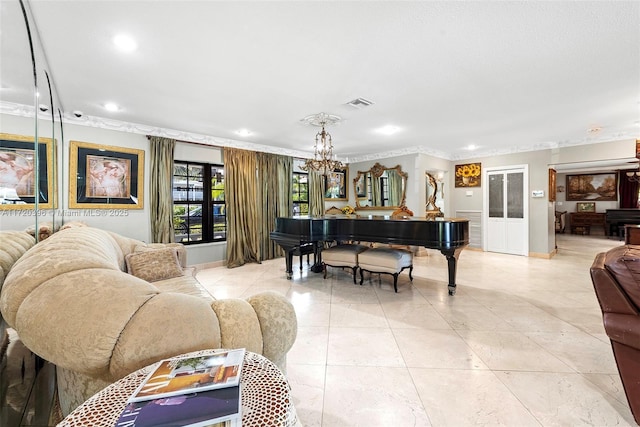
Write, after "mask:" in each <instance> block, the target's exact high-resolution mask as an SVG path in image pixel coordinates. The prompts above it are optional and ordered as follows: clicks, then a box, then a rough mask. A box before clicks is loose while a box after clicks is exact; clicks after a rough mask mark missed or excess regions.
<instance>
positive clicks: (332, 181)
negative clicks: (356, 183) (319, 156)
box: [324, 169, 349, 200]
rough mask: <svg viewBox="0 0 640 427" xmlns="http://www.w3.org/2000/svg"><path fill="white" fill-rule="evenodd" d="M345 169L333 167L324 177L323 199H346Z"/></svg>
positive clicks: (346, 179)
mask: <svg viewBox="0 0 640 427" xmlns="http://www.w3.org/2000/svg"><path fill="white" fill-rule="evenodd" d="M347 182H349V181H348V176H347V169H335V170H334V171H333V172H329V175H325V177H324V198H325V200H347Z"/></svg>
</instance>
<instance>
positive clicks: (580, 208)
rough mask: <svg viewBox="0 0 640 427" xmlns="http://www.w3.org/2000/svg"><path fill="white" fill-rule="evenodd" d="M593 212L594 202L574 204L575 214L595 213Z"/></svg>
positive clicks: (594, 209)
mask: <svg viewBox="0 0 640 427" xmlns="http://www.w3.org/2000/svg"><path fill="white" fill-rule="evenodd" d="M595 211H596V203H595V202H581V203H576V212H595Z"/></svg>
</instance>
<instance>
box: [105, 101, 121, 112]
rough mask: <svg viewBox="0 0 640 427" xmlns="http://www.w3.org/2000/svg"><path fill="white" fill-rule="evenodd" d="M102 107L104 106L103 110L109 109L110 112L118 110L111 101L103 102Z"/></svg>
mask: <svg viewBox="0 0 640 427" xmlns="http://www.w3.org/2000/svg"><path fill="white" fill-rule="evenodd" d="M104 108H105V110H107V111H111V112H114V111H118V110H119V109H120V108H118V106H117V105H116V104H114V103H113V102H107V103H106V104H104Z"/></svg>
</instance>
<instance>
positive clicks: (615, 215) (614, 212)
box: [605, 209, 640, 237]
mask: <svg viewBox="0 0 640 427" xmlns="http://www.w3.org/2000/svg"><path fill="white" fill-rule="evenodd" d="M605 215H606V220H605V222H606V228H605V232H606V233H607V236H613V235H614V234H615V235H616V236H619V237H622V236H621V235H620V234H621V233H623V232H624V226H625V225H626V224H640V209H607V210H606V211H605Z"/></svg>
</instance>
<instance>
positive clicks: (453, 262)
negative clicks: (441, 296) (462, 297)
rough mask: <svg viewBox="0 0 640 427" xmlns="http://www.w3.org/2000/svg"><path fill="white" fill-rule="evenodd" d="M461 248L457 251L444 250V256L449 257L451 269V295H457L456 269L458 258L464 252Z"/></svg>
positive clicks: (448, 261) (448, 262)
mask: <svg viewBox="0 0 640 427" xmlns="http://www.w3.org/2000/svg"><path fill="white" fill-rule="evenodd" d="M462 249H464V247H461V248H456V249H442V250H441V251H440V252H442V255H444V256H446V257H447V264H448V267H449V295H455V294H456V269H457V267H458V257H459V256H460V252H462Z"/></svg>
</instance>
